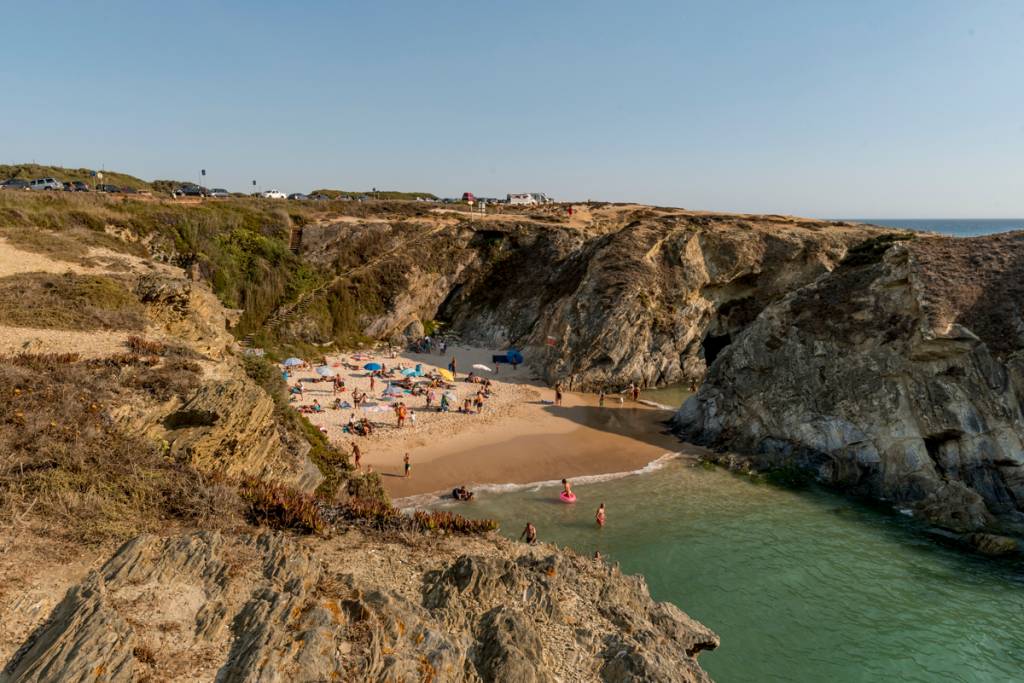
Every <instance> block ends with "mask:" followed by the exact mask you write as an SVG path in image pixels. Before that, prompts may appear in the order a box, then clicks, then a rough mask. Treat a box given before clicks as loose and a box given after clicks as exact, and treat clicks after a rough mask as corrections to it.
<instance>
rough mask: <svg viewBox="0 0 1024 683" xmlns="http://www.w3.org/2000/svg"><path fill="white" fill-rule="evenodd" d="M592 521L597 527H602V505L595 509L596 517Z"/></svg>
mask: <svg viewBox="0 0 1024 683" xmlns="http://www.w3.org/2000/svg"><path fill="white" fill-rule="evenodd" d="M594 521H596V522H597V525H598V526H601V527H603V526H604V521H605V513H604V503H601V504H600V505H599V506H598V508H597V515H596V516H595V517H594Z"/></svg>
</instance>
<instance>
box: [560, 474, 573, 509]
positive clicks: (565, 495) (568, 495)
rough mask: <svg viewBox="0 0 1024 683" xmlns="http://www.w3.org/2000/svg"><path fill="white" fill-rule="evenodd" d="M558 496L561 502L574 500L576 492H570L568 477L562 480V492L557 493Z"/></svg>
mask: <svg viewBox="0 0 1024 683" xmlns="http://www.w3.org/2000/svg"><path fill="white" fill-rule="evenodd" d="M558 498H559V500H561V501H562V502H563V503H575V502H576V494H575V493H573V492H572V486H571V485H570V484H569V480H568V479H563V480H562V492H561V493H559V494H558Z"/></svg>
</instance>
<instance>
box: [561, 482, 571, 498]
mask: <svg viewBox="0 0 1024 683" xmlns="http://www.w3.org/2000/svg"><path fill="white" fill-rule="evenodd" d="M562 493H564V494H565V495H567V496H571V495H573V493H572V485H571V484H569V480H568V479H563V480H562Z"/></svg>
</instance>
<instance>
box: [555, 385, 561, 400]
mask: <svg viewBox="0 0 1024 683" xmlns="http://www.w3.org/2000/svg"><path fill="white" fill-rule="evenodd" d="M555 405H556V406H560V405H562V383H561V382H556V383H555Z"/></svg>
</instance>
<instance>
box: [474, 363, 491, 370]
mask: <svg viewBox="0 0 1024 683" xmlns="http://www.w3.org/2000/svg"><path fill="white" fill-rule="evenodd" d="M473 369H474V370H483V371H484V372H494V370H491V369H490V368H489V367H487V366H486V365H484V364H483V363H475V364H474V365H473Z"/></svg>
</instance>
